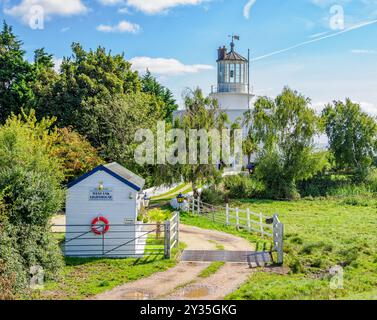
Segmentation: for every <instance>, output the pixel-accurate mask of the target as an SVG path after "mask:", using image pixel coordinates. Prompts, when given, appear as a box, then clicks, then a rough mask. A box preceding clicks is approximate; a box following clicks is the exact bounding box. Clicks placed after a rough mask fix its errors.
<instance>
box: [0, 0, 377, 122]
mask: <svg viewBox="0 0 377 320" xmlns="http://www.w3.org/2000/svg"><path fill="white" fill-rule="evenodd" d="M0 4H1V6H2V10H1V13H0V15H1V18H2V19H5V20H6V21H7V22H8V23H9V24H11V25H13V27H14V30H15V32H16V33H17V34H18V35H19V36H20V38H21V39H22V40H23V41H24V48H25V50H26V51H27V54H28V57H29V58H31V57H32V52H33V50H35V49H36V48H40V47H45V48H46V50H47V51H48V52H50V53H52V54H54V56H55V58H56V61H57V63H58V62H59V60H60V59H61V58H62V57H63V56H68V55H70V52H71V51H70V44H71V43H72V42H74V41H75V42H80V43H81V44H83V46H84V47H85V48H86V49H89V48H95V47H97V46H99V45H101V46H104V47H106V48H107V49H111V50H112V52H114V53H121V52H124V53H125V56H126V58H127V59H128V60H131V61H132V62H133V65H134V68H135V69H137V70H139V71H143V70H145V69H146V68H147V67H149V68H150V70H151V71H153V72H154V74H155V75H156V76H157V77H158V78H159V80H160V81H161V82H162V83H163V84H164V85H166V86H168V87H169V88H170V89H171V90H172V91H173V93H174V95H175V96H176V98H177V100H179V101H180V100H181V94H182V91H183V90H184V89H185V88H187V87H189V88H193V87H196V86H200V87H201V88H203V90H204V91H205V92H206V93H209V91H210V87H211V85H213V84H215V81H216V68H215V66H216V62H215V61H216V56H217V52H216V49H217V48H218V47H219V46H220V45H224V44H227V45H228V44H229V41H230V40H229V38H228V35H229V34H231V33H235V34H239V35H240V37H241V41H240V42H238V43H237V46H236V50H237V51H238V52H239V53H241V54H243V55H246V54H247V49H248V48H250V49H251V52H252V59H253V60H254V61H253V62H252V65H251V69H252V73H251V80H252V86H253V89H254V92H255V93H256V94H257V95H268V96H272V97H273V96H275V95H276V94H278V93H279V92H280V91H281V90H282V88H283V87H284V86H285V85H289V86H290V87H292V88H294V89H297V90H299V91H300V92H302V93H304V94H305V95H307V96H309V97H310V98H311V99H312V103H313V106H314V107H316V108H318V109H320V107H321V106H322V105H323V104H325V103H326V102H331V101H332V100H334V99H344V98H345V97H350V98H352V99H353V100H355V101H357V102H360V103H361V104H362V106H363V108H364V109H365V110H366V111H368V112H369V113H371V114H375V115H377V41H376V36H377V23H376V22H377V20H376V19H377V0H337V1H332V0H291V1H283V0H92V1H87V0H0ZM33 6H38V7H36V8H37V9H35V7H34V8H33ZM40 8H41V10H43V17H44V23H43V26H41V25H40V24H39V25H38V24H37V27H43V29H42V30H40V29H35V26H36V24H35V19H33V13H31V10H37V11H34V12H36V13H37V14H38V13H40V11H38V10H40ZM33 21H34V29H33V28H31V27H30V22H32V24H33ZM343 22H344V25H343ZM296 45H298V46H296ZM285 49H288V50H285ZM271 53H272V55H270V54H271Z"/></svg>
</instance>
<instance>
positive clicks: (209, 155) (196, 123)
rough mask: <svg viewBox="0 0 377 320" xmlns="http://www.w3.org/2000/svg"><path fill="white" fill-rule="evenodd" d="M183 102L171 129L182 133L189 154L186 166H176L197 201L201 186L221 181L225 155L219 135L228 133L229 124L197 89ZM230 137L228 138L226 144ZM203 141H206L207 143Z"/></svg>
mask: <svg viewBox="0 0 377 320" xmlns="http://www.w3.org/2000/svg"><path fill="white" fill-rule="evenodd" d="M184 102H185V112H184V113H183V115H182V116H181V117H180V118H177V119H176V121H175V123H174V128H176V129H181V130H183V131H184V133H185V139H186V141H185V145H186V147H187V151H188V154H187V156H186V163H185V164H177V166H178V168H179V170H178V171H179V173H180V175H181V176H182V177H183V179H184V180H185V181H186V182H191V184H192V189H193V192H194V196H195V197H197V196H198V188H199V185H200V184H202V183H208V182H216V181H218V180H219V178H220V177H221V170H220V169H219V164H220V163H221V162H222V161H224V159H223V155H224V152H223V150H220V149H221V147H220V149H219V148H218V147H219V146H220V145H221V146H222V141H223V139H224V137H223V136H222V132H223V129H227V126H228V124H229V120H228V117H227V115H226V114H225V113H224V112H222V111H221V109H220V108H219V106H218V103H217V101H216V100H214V99H212V98H210V97H205V96H204V95H203V92H202V90H200V89H199V88H198V89H196V90H193V91H191V90H190V91H188V92H186V95H185V97H184ZM205 133H207V135H206V134H205ZM202 134H203V135H202ZM230 137H231V134H229V142H230ZM203 138H204V140H205V139H206V138H208V140H207V141H208V142H207V143H206V142H205V141H204V140H202V139H203ZM203 146H204V148H203Z"/></svg>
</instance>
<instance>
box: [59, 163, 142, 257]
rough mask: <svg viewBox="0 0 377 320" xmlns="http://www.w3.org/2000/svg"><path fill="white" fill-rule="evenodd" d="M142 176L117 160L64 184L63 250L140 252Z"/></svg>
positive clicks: (118, 253)
mask: <svg viewBox="0 0 377 320" xmlns="http://www.w3.org/2000/svg"><path fill="white" fill-rule="evenodd" d="M144 184H145V180H144V179H143V178H141V177H139V176H137V175H136V174H134V173H132V172H131V171H129V170H127V169H126V168H124V167H122V166H121V165H119V164H118V163H111V164H106V165H101V166H99V167H97V168H95V169H94V170H92V171H90V172H88V173H87V174H85V175H83V176H82V177H80V178H79V179H77V180H75V181H73V182H71V183H70V184H69V185H68V193H67V199H66V224H67V226H66V243H65V254H66V255H67V256H79V257H95V256H108V257H132V256H136V255H140V254H142V253H143V252H144V246H145V239H143V238H142V237H141V238H139V237H138V233H139V232H141V227H142V226H141V225H140V224H139V223H138V222H137V216H138V213H139V210H140V207H141V202H142V201H143V197H142V189H143V187H144Z"/></svg>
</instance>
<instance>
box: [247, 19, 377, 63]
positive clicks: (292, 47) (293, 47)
mask: <svg viewBox="0 0 377 320" xmlns="http://www.w3.org/2000/svg"><path fill="white" fill-rule="evenodd" d="M375 23H377V19H376V20H371V21H367V22H363V23H360V24H357V25H354V26H353V27H349V28H347V29H344V30H342V31H339V32H336V33H332V34H329V35H327V36H323V37H320V38H316V39H313V40H308V41H305V42H301V43H299V44H296V45H294V46H291V47H289V48H285V49H282V50H278V51H274V52H271V53H268V54H265V55H263V56H259V57H256V58H254V59H251V61H252V62H254V61H259V60H263V59H266V58H269V57H272V56H275V55H277V54H280V53H284V52H287V51H290V50H293V49H296V48H300V47H303V46H305V45H307V44H310V43H314V42H318V41H321V40H324V39H328V38H334V37H337V36H339V35H341V34H343V33H347V32H350V31H353V30H357V29H360V28H364V27H366V26H370V25H372V24H375Z"/></svg>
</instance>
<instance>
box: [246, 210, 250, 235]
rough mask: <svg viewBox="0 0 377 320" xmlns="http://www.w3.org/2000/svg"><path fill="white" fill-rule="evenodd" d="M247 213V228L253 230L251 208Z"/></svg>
mask: <svg viewBox="0 0 377 320" xmlns="http://www.w3.org/2000/svg"><path fill="white" fill-rule="evenodd" d="M246 215H247V230H248V231H249V232H251V221H250V209H249V208H247V209H246Z"/></svg>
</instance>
